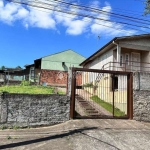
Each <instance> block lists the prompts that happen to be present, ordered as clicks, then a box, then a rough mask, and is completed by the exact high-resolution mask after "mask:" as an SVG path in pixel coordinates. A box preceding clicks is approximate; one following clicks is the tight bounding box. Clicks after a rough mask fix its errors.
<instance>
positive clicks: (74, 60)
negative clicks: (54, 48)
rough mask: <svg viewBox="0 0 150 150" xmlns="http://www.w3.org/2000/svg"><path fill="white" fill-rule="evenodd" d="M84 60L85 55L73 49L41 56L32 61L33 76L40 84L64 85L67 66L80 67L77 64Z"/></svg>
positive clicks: (65, 83)
mask: <svg viewBox="0 0 150 150" xmlns="http://www.w3.org/2000/svg"><path fill="white" fill-rule="evenodd" d="M84 60H85V57H83V56H81V55H80V54H78V53H76V52H74V51H73V50H66V51H62V52H59V53H56V54H52V55H48V56H45V57H42V58H40V59H37V60H35V61H34V66H35V77H36V78H37V79H38V81H39V82H40V84H47V85H55V86H66V85H67V77H68V69H69V67H81V66H79V64H80V63H81V62H83V61H84ZM79 78H80V80H81V77H78V79H79ZM78 82H80V84H81V81H78Z"/></svg>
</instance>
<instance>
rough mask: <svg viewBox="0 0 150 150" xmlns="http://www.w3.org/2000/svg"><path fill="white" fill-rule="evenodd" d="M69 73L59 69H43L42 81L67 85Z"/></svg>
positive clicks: (49, 83)
mask: <svg viewBox="0 0 150 150" xmlns="http://www.w3.org/2000/svg"><path fill="white" fill-rule="evenodd" d="M67 75H68V72H66V71H58V70H43V69H42V70H41V75H40V83H41V84H42V83H43V82H46V83H47V84H48V85H58V86H59V85H63V86H66V85H67Z"/></svg>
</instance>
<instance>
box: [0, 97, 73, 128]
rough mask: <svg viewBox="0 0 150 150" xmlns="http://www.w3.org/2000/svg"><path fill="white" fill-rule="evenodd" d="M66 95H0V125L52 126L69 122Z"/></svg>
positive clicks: (68, 107)
mask: <svg viewBox="0 0 150 150" xmlns="http://www.w3.org/2000/svg"><path fill="white" fill-rule="evenodd" d="M69 115H70V98H69V97H68V96H66V95H29V94H3V95H0V123H1V124H3V125H8V126H37V125H38V126H39V125H52V124H56V123H60V122H64V121H67V120H69Z"/></svg>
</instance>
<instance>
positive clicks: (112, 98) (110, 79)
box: [71, 68, 132, 118]
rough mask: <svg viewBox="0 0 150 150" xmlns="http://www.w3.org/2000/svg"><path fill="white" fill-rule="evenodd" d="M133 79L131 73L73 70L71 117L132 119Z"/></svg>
mask: <svg viewBox="0 0 150 150" xmlns="http://www.w3.org/2000/svg"><path fill="white" fill-rule="evenodd" d="M79 76H80V78H81V83H80V84H78V83H77V80H76V78H78V77H79ZM131 80H132V75H131V73H130V72H119V71H108V70H96V69H85V68H73V69H72V93H71V117H72V118H132V91H131V90H132V81H131Z"/></svg>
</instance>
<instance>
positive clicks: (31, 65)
mask: <svg viewBox="0 0 150 150" xmlns="http://www.w3.org/2000/svg"><path fill="white" fill-rule="evenodd" d="M33 66H34V64H30V65H28V64H27V65H25V66H24V67H26V68H28V67H33Z"/></svg>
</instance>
